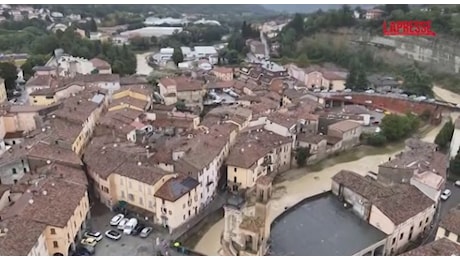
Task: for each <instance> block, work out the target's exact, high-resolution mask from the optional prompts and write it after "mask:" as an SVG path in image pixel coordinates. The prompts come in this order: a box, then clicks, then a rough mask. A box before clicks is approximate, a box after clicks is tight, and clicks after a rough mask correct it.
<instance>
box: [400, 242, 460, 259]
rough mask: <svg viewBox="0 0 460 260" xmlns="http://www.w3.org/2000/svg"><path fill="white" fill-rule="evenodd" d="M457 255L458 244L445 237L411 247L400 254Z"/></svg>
mask: <svg viewBox="0 0 460 260" xmlns="http://www.w3.org/2000/svg"><path fill="white" fill-rule="evenodd" d="M452 255H455V256H458V255H460V245H459V244H456V243H454V242H452V241H450V240H449V239H447V238H441V239H439V240H435V241H433V242H430V243H428V244H426V245H422V246H419V247H417V248H415V249H412V250H410V251H408V252H405V253H404V254H401V256H452Z"/></svg>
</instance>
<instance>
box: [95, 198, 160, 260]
mask: <svg viewBox="0 0 460 260" xmlns="http://www.w3.org/2000/svg"><path fill="white" fill-rule="evenodd" d="M94 207H97V209H94V210H92V216H91V221H90V226H91V229H92V231H98V232H101V233H102V234H103V235H104V238H103V239H102V240H101V241H100V242H98V243H97V245H96V253H95V255H96V256H147V255H155V244H156V237H158V236H160V233H159V232H158V231H155V230H154V231H152V233H151V234H150V236H149V237H147V238H141V237H139V236H131V235H126V234H122V236H121V238H120V239H119V240H117V241H116V240H111V239H109V238H107V237H105V234H104V233H105V232H106V231H107V230H109V229H116V227H112V226H110V219H111V218H112V217H113V216H114V215H116V214H115V213H114V212H110V211H109V210H108V209H106V208H103V207H104V206H101V205H97V206H94ZM120 232H121V233H123V232H122V231H120Z"/></svg>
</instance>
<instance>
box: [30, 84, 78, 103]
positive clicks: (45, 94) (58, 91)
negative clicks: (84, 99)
mask: <svg viewBox="0 0 460 260" xmlns="http://www.w3.org/2000/svg"><path fill="white" fill-rule="evenodd" d="M84 88H85V85H84V84H83V83H82V82H70V83H66V82H59V83H57V86H54V85H53V86H52V87H50V88H42V89H38V90H35V91H34V92H32V93H30V95H29V104H31V105H33V106H47V105H51V104H54V103H56V102H59V101H61V100H63V99H66V98H68V97H70V96H72V95H75V94H77V93H79V92H80V91H82V90H83V89H84Z"/></svg>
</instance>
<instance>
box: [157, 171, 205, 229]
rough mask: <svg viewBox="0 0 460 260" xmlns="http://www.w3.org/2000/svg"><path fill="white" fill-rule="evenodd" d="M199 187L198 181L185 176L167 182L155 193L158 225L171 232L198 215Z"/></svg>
mask: <svg viewBox="0 0 460 260" xmlns="http://www.w3.org/2000/svg"><path fill="white" fill-rule="evenodd" d="M198 185H199V183H198V181H197V180H195V179H194V178H192V177H190V176H185V175H178V176H177V177H174V178H170V179H169V180H168V181H166V182H165V183H164V184H163V185H162V186H161V188H160V189H159V190H158V191H157V192H156V193H155V205H156V216H157V221H158V223H159V224H161V225H163V226H164V227H165V228H168V229H169V231H170V232H171V231H172V230H174V229H176V228H178V227H180V226H181V225H182V224H183V223H185V222H186V221H187V220H189V219H190V218H192V217H194V216H195V215H196V214H198V211H199V203H200V200H199V198H198V193H197V188H198Z"/></svg>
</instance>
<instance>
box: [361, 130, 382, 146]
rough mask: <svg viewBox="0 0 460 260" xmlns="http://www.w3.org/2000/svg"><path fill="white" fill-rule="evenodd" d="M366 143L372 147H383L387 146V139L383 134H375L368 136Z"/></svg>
mask: <svg viewBox="0 0 460 260" xmlns="http://www.w3.org/2000/svg"><path fill="white" fill-rule="evenodd" d="M366 142H367V144H369V145H372V146H383V145H384V144H386V142H387V138H386V137H385V136H384V135H383V134H381V133H375V134H370V135H368V136H366Z"/></svg>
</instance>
